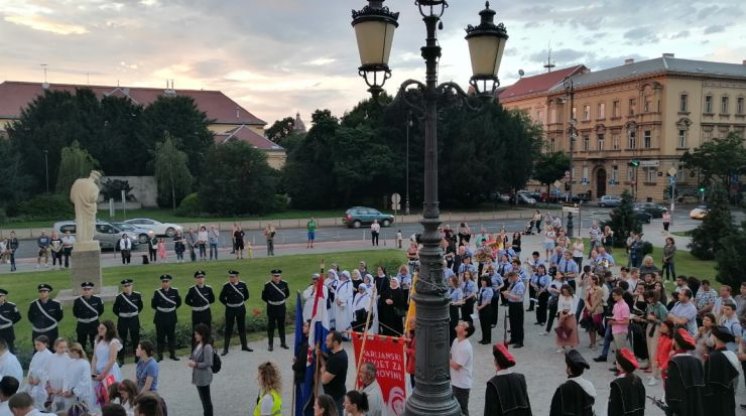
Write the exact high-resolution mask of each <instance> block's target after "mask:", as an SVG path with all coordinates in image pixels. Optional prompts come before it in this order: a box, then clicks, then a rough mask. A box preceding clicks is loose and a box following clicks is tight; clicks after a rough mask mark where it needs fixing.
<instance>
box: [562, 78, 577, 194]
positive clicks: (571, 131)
mask: <svg viewBox="0 0 746 416" xmlns="http://www.w3.org/2000/svg"><path fill="white" fill-rule="evenodd" d="M562 83H563V84H564V86H565V92H566V93H567V95H569V96H570V121H569V124H570V126H569V127H568V128H567V136H568V139H569V141H570V175H569V177H568V185H569V186H568V187H567V198H566V201H567V202H571V201H572V181H573V172H572V170H573V169H572V154H573V153H574V150H575V149H574V148H575V135H576V131H575V125H576V124H577V120H575V114H574V113H573V109H574V108H575V84H574V83H573V80H572V78H570V77H567V78H565V79H564V81H562Z"/></svg>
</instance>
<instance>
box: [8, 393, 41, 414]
mask: <svg viewBox="0 0 746 416" xmlns="http://www.w3.org/2000/svg"><path fill="white" fill-rule="evenodd" d="M8 407H9V408H10V411H11V413H12V414H13V415H15V416H44V415H46V414H48V413H41V412H40V411H39V410H38V409H35V408H34V399H32V398H31V396H29V395H28V393H16V394H14V395H13V397H11V398H10V400H8Z"/></svg>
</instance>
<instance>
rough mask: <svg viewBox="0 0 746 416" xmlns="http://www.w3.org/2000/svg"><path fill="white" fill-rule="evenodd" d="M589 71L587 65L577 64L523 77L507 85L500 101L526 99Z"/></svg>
mask: <svg viewBox="0 0 746 416" xmlns="http://www.w3.org/2000/svg"><path fill="white" fill-rule="evenodd" d="M588 71H589V69H588V68H586V67H585V65H576V66H571V67H569V68H564V69H560V70H559V71H552V72H547V73H545V74H540V75H534V76H532V77H523V78H521V79H519V80H518V81H517V82H516V83H515V84H513V85H511V86H509V87H506V88H505V90H504V91H502V92H501V93H500V102H502V103H506V102H511V101H516V100H519V99H525V98H528V97H530V96H533V95H542V94H545V93H547V92H548V91H549V90H550V89H551V88H552V87H554V86H555V85H557V84H559V83H561V82H562V80H564V79H565V78H566V77H569V76H571V75H575V74H583V73H585V72H588Z"/></svg>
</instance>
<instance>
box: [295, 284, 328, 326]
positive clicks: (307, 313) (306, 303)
mask: <svg viewBox="0 0 746 416" xmlns="http://www.w3.org/2000/svg"><path fill="white" fill-rule="evenodd" d="M315 287H316V286H315V285H310V286H308V287H307V288H306V290H304V291H303V294H301V297H303V320H304V321H310V320H311V318H312V316H313V301H314V297H315V295H316V290H315ZM328 298H329V291H328V290H327V289H326V286H324V293H323V294H322V299H321V301H320V302H321V304H320V305H319V307H324V308H326V300H327V299H328Z"/></svg>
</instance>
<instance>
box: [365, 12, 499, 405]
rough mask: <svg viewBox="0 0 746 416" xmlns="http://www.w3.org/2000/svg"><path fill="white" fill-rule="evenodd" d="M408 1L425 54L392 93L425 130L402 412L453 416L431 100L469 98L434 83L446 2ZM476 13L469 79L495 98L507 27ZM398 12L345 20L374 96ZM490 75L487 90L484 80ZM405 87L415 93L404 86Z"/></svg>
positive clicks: (470, 33)
mask: <svg viewBox="0 0 746 416" xmlns="http://www.w3.org/2000/svg"><path fill="white" fill-rule="evenodd" d="M415 4H416V5H417V6H418V8H419V12H420V15H421V16H422V20H423V21H424V22H425V27H426V30H427V38H426V43H425V46H424V47H422V48H421V51H422V57H423V58H424V60H425V67H426V81H425V83H422V82H420V81H415V80H408V81H405V82H404V83H403V84H402V85H401V86H400V88H399V94H398V96H397V99H399V98H400V99H401V101H403V102H404V103H405V104H406V105H408V106H409V107H410V108H412V109H413V110H414V111H416V112H417V116H418V117H420V119H421V120H422V122H423V123H424V124H423V128H424V135H425V136H424V141H425V172H424V181H423V182H424V197H425V198H424V203H423V213H422V220H421V221H420V223H421V224H422V226H423V228H424V231H423V233H422V234H421V242H422V249H420V253H419V257H420V273H419V279H417V282H416V284H415V294H414V295H413V296H412V301H414V302H415V305H416V307H417V316H416V319H415V328H416V329H415V332H416V334H417V336H416V338H415V339H416V345H415V354H416V359H415V363H416V364H415V366H416V368H415V388H414V391H413V392H412V394H411V395H410V396H409V398H408V399H407V403H406V407H405V410H404V414H405V415H408V416H411V415H418V416H419V415H422V416H426V415H427V416H430V415H438V416H459V415H461V408H460V407H459V404H458V402H457V401H456V399H455V398H454V396H453V390H452V388H451V380H450V365H449V351H450V337H449V328H448V323H449V320H450V318H449V313H448V304H449V300H448V298H447V297H446V293H447V289H446V284H445V279H444V277H443V252H442V249H441V247H440V241H441V237H440V232H439V231H438V227H439V225H440V210H439V202H438V125H437V122H438V100H439V99H442V98H443V97H444V96H446V97H449V98H454V97H458V98H461V99H463V100H464V101H465V102H466V105H467V106H469V107H471V106H470V103H469V102H468V100H467V99H468V97H467V95H466V93H464V91H463V90H462V89H461V87H460V86H459V85H458V84H456V83H453V82H446V83H443V84H441V85H438V61H439V59H440V56H441V47H440V45H439V44H438V38H437V30H438V29H439V28H442V24H441V23H440V18H441V17H442V16H443V13H444V11H445V9H446V8H447V7H448V2H447V1H446V0H416V1H415ZM479 14H480V16H481V22H480V24H479V25H478V26H471V25H469V26H468V27H467V28H466V33H467V35H466V40H467V41H468V43H469V52H470V55H471V63H472V73H473V76H472V78H471V80H470V84H471V86H472V87H473V88H474V90H475V92H476V93H477V94H478V95H482V96H486V97H489V98H490V99H491V100H494V99H495V97H494V92H495V90H496V88H497V86H498V85H499V82H498V79H497V71H498V68H499V66H500V61H501V60H502V55H503V52H504V51H505V43H506V41H507V39H508V34H507V31H506V30H505V26H504V25H503V24H502V23H500V24H495V23H494V17H495V12H494V11H493V10H490V8H489V2H488V3H486V5H485V9H484V10H482V11H481V12H480V13H479ZM398 17H399V13H392V12H391V11H389V9H388V7H383V0H368V5H367V6H365V7H364V8H363V9H362V10H360V11H353V12H352V18H353V21H352V26H353V27H354V28H355V34H356V37H357V44H358V50H359V52H360V61H361V66H360V67H359V68H358V72H359V74H360V76H362V77H363V78H364V79H365V82H366V84H367V85H368V87H369V91H370V93H371V94H372V96H373V98H374V99H376V98H377V97H378V96H379V95H380V94H381V92H383V84H384V83H385V82H386V80H387V79H388V78H390V77H391V70H390V69H389V66H388V59H389V55H390V52H391V44H392V42H393V36H394V31H395V29H396V27H398V25H399V24H398ZM490 82H491V83H492V84H491V90H490V89H489V88H488V84H489V83H490ZM480 87H481V89H480ZM410 88H412V89H414V90H416V91H417V93H416V94H411V95H410V94H408V92H409V89H410ZM480 91H481V92H480ZM472 108H473V107H472ZM408 137H409V135H408V134H407V138H408ZM408 149H409V145H407V150H408ZM407 161H408V158H407ZM408 171H409V169H407V172H408ZM407 176H408V175H407ZM408 182H409V181H407V201H409V192H408V189H409V188H408V186H409V184H408Z"/></svg>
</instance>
